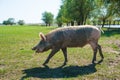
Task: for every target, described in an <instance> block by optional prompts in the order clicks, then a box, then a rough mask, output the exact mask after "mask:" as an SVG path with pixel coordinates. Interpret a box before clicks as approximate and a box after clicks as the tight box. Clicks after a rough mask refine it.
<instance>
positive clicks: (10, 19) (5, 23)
mask: <svg viewBox="0 0 120 80" xmlns="http://www.w3.org/2000/svg"><path fill="white" fill-rule="evenodd" d="M3 24H4V25H13V24H15V19H14V18H8V20H5V21H3Z"/></svg>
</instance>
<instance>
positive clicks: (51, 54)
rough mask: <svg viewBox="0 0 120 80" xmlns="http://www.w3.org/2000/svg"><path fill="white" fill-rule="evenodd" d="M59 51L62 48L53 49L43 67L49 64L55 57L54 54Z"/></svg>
mask: <svg viewBox="0 0 120 80" xmlns="http://www.w3.org/2000/svg"><path fill="white" fill-rule="evenodd" d="M59 50H60V48H54V49H52V51H51V53H50V54H49V56H48V58H47V59H46V61H45V62H44V63H43V65H46V64H47V63H48V62H49V60H50V59H51V58H52V57H53V56H54V54H55V53H57V52H58V51H59Z"/></svg>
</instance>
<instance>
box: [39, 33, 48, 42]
mask: <svg viewBox="0 0 120 80" xmlns="http://www.w3.org/2000/svg"><path fill="white" fill-rule="evenodd" d="M39 37H40V38H41V39H42V40H44V41H46V37H45V35H44V34H43V33H42V32H40V33H39Z"/></svg>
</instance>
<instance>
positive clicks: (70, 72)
mask: <svg viewBox="0 0 120 80" xmlns="http://www.w3.org/2000/svg"><path fill="white" fill-rule="evenodd" d="M96 71H97V70H96V68H95V64H89V65H86V66H66V67H57V68H49V67H36V68H31V69H26V70H23V74H26V75H25V76H23V77H22V78H21V80H24V79H25V78H29V77H35V78H71V77H77V76H82V75H89V74H92V73H94V72H96Z"/></svg>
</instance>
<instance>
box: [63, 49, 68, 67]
mask: <svg viewBox="0 0 120 80" xmlns="http://www.w3.org/2000/svg"><path fill="white" fill-rule="evenodd" d="M62 52H63V55H64V58H65V61H64V63H63V65H66V63H67V61H68V60H67V48H66V47H65V48H62Z"/></svg>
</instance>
